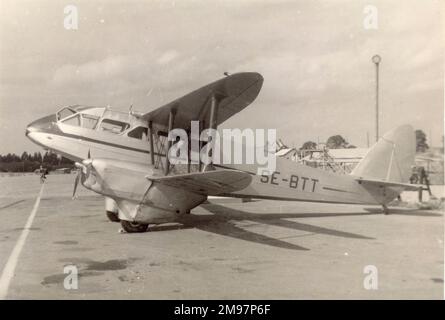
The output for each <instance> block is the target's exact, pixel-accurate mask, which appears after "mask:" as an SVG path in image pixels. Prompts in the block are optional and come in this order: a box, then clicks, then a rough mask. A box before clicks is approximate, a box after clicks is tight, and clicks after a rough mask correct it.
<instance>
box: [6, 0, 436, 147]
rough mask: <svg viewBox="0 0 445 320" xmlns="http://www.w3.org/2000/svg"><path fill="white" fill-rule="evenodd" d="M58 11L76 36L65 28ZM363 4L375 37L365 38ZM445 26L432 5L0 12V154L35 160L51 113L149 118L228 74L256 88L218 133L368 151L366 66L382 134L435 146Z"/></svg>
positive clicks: (245, 4)
mask: <svg viewBox="0 0 445 320" xmlns="http://www.w3.org/2000/svg"><path fill="white" fill-rule="evenodd" d="M67 5H75V6H76V8H77V9H78V19H79V22H78V29H77V30H67V29H66V28H65V27H64V19H65V17H66V14H65V13H64V8H65V7H66V6H67ZM368 5H372V6H373V8H376V9H377V17H378V20H377V21H378V24H377V28H376V29H375V28H371V29H370V28H365V24H364V22H366V21H368V22H369V11H367V9H366V7H367V6H368ZM367 19H368V20H367ZM443 20H444V4H443V1H440V0H437V1H436V0H416V1H413V0H397V1H394V0H392V1H391V0H389V1H388V0H385V1H372V0H367V1H360V0H336V1H309V0H306V1H298V0H293V1H272V0H270V1H264V0H242V1H234V0H233V1H214V0H210V1H209V0H199V1H192V0H187V1H154V0H153V1H148V0H144V1H143V0H138V1H135V0H132V1H116V0H107V1H99V0H89V1H68V0H67V1H57V0H50V1H49V0H37V1H23V0H20V1H17V0H14V1H11V0H0V137H1V140H0V142H1V143H0V154H5V153H8V152H15V153H22V152H23V151H25V150H26V151H38V150H40V147H39V146H37V145H34V144H33V143H32V142H30V141H29V140H28V139H27V138H26V137H25V134H24V133H25V128H26V125H27V124H28V123H30V122H31V121H33V120H35V119H37V118H40V117H43V116H45V115H48V114H52V113H54V112H56V111H57V110H58V109H59V108H60V107H61V106H64V105H72V104H85V105H101V106H103V105H111V106H113V107H116V108H119V109H123V110H128V108H129V106H130V105H133V109H134V110H137V111H141V112H148V111H150V110H154V109H156V108H157V107H159V106H162V105H164V104H166V103H168V102H169V101H171V100H173V99H176V98H178V97H180V96H182V95H184V94H186V93H188V92H190V91H193V90H195V89H197V88H199V87H201V86H203V85H205V84H207V83H209V82H212V81H214V80H217V79H219V78H221V77H223V73H224V72H226V71H227V72H230V73H235V72H242V71H256V72H259V73H261V74H262V75H263V77H264V84H263V88H262V91H261V92H260V94H259V96H258V97H257V99H256V100H255V101H254V102H253V103H252V104H251V105H250V106H249V107H247V108H246V109H245V110H243V111H242V112H240V113H238V114H237V115H235V116H234V117H232V118H231V119H229V120H228V121H226V122H225V123H223V124H222V125H221V127H222V128H248V127H249V128H265V129H270V128H274V129H277V136H278V137H280V138H281V139H282V140H283V141H284V142H285V143H286V144H288V145H289V146H295V147H300V146H301V145H302V144H303V143H304V142H305V141H308V140H312V141H315V142H317V141H319V142H325V141H326V140H327V138H328V137H329V136H331V135H334V134H341V135H342V136H344V137H345V138H346V139H347V140H348V141H349V142H350V143H352V144H354V145H356V146H358V147H366V146H367V134H368V135H369V137H370V138H369V139H370V141H371V142H373V141H374V136H375V129H374V128H375V66H374V64H373V63H372V62H371V57H372V56H373V55H374V54H376V53H378V54H379V55H380V56H381V57H382V62H381V63H380V110H381V113H380V128H381V129H380V130H381V133H383V132H385V131H388V130H390V129H392V128H394V127H395V126H397V125H401V124H405V123H408V124H411V125H413V127H414V128H415V129H422V130H424V132H425V133H426V134H427V136H428V142H429V143H430V144H431V142H432V144H433V145H435V146H440V145H441V143H442V136H443V131H444V129H443V120H444V113H443V111H444V48H443V44H444V43H445V41H444V37H443V33H444V27H445V26H444V24H443ZM373 21H375V20H373ZM374 26H375V25H374ZM431 140H432V141H431Z"/></svg>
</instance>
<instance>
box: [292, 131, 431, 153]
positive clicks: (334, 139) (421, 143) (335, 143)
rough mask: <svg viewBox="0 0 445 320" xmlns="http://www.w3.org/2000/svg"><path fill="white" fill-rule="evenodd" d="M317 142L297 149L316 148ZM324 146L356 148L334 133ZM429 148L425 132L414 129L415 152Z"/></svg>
mask: <svg viewBox="0 0 445 320" xmlns="http://www.w3.org/2000/svg"><path fill="white" fill-rule="evenodd" d="M317 146H318V145H317V143H315V142H314V141H306V142H305V143H303V145H302V146H301V147H300V149H299V150H314V149H317ZM326 147H327V148H328V149H352V148H356V146H354V145H352V144H350V143H349V142H347V141H346V139H345V138H343V137H342V136H341V135H334V136H331V137H329V139H328V140H327V141H326ZM428 149H429V145H428V143H427V137H426V134H425V132H423V131H422V130H416V152H419V153H422V152H426V151H428Z"/></svg>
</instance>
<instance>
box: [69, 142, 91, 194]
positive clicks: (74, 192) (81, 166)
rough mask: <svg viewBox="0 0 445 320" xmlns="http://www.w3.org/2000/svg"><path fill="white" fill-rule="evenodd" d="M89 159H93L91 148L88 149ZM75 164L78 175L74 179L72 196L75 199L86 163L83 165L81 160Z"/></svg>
mask: <svg viewBox="0 0 445 320" xmlns="http://www.w3.org/2000/svg"><path fill="white" fill-rule="evenodd" d="M87 159H88V160H89V159H91V153H90V150H89V149H88V155H87ZM74 165H75V166H76V168H77V175H76V179H75V180H74V189H73V196H72V199H73V200H74V199H76V191H77V185H78V184H79V181H80V178H81V177H82V170H84V168H85V165H83V164H81V163H79V162H76V163H75V164H74ZM85 171H86V170H85Z"/></svg>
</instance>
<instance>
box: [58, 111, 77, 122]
mask: <svg viewBox="0 0 445 320" xmlns="http://www.w3.org/2000/svg"><path fill="white" fill-rule="evenodd" d="M75 113H76V111H74V110H72V109H70V108H63V109H62V110H60V111H59V112H57V120H61V119H65V118H66V117H69V116H72V115H73V114H75Z"/></svg>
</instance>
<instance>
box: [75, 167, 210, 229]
mask: <svg viewBox="0 0 445 320" xmlns="http://www.w3.org/2000/svg"><path fill="white" fill-rule="evenodd" d="M88 161H89V162H87V163H85V165H86V166H87V170H85V171H82V184H83V185H84V186H85V187H86V188H88V189H90V190H92V191H95V192H97V193H100V194H102V195H105V196H106V197H109V198H111V200H114V201H115V203H116V205H117V208H118V212H119V219H121V220H128V221H135V222H140V223H155V224H156V223H165V222H170V221H174V220H175V219H176V218H178V217H179V216H181V215H183V214H185V213H187V212H189V211H190V210H191V209H193V208H194V207H196V206H198V205H200V204H201V203H202V202H204V201H205V200H206V199H207V196H206V195H201V194H197V193H193V192H189V191H187V190H185V189H181V188H177V187H172V186H168V185H165V184H162V183H158V182H153V181H151V180H149V179H147V178H146V176H148V177H150V176H162V175H163V173H162V171H160V170H158V169H154V168H153V166H150V165H143V164H139V163H129V162H123V161H117V160H111V159H92V160H88ZM114 201H113V202H114ZM110 205H111V203H110Z"/></svg>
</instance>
